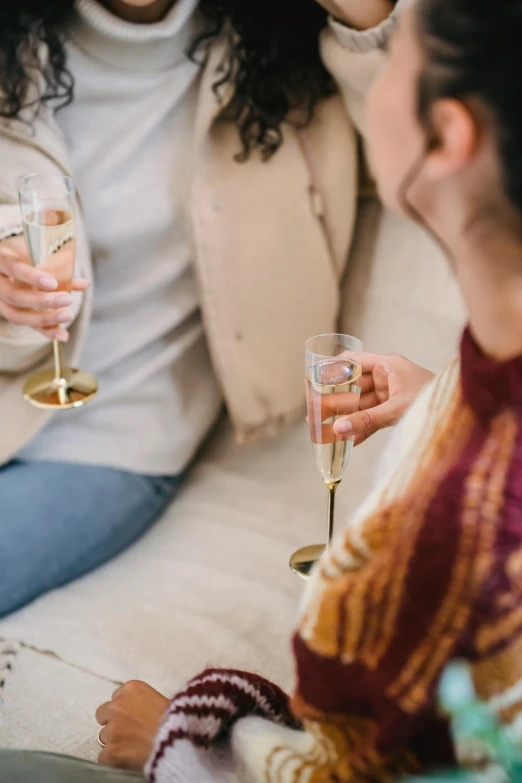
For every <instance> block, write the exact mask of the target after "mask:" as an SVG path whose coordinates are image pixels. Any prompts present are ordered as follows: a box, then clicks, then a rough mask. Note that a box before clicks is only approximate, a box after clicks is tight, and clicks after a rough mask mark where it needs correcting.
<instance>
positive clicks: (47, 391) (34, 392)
mask: <svg viewBox="0 0 522 783" xmlns="http://www.w3.org/2000/svg"><path fill="white" fill-rule="evenodd" d="M17 188H18V196H19V199H20V209H21V212H22V222H23V229H24V236H25V240H26V243H27V248H28V251H29V257H30V259H31V263H32V264H33V266H38V267H40V268H41V269H42V270H44V271H45V272H47V273H48V274H50V275H52V276H53V277H54V278H55V279H56V280H57V281H58V289H57V290H58V291H67V292H70V291H71V288H72V280H73V275H74V262H75V255H76V229H75V215H76V210H75V206H76V205H75V188H74V182H73V181H72V179H71V178H70V177H64V176H61V175H59V174H54V175H41V174H28V175H27V176H23V177H19V178H18V180H17ZM53 354H54V368H53V369H52V370H51V369H50V370H43V371H42V372H38V373H35V374H34V375H31V377H30V378H29V379H28V380H27V382H26V384H25V386H24V397H25V399H26V400H27V401H28V402H30V403H31V404H32V405H35V406H36V407H37V408H44V409H50V410H66V409H68V408H79V407H80V406H81V405H85V403H87V402H89V401H90V400H92V398H93V397H94V396H95V394H96V392H97V391H98V384H97V382H96V379H95V378H94V377H93V376H92V375H90V374H89V373H86V372H83V371H82V370H75V369H72V368H70V367H64V366H63V362H62V347H61V344H60V342H59V340H54V342H53Z"/></svg>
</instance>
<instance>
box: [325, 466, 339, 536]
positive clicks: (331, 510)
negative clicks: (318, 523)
mask: <svg viewBox="0 0 522 783" xmlns="http://www.w3.org/2000/svg"><path fill="white" fill-rule="evenodd" d="M340 483H341V482H340V481H332V482H331V483H330V484H327V485H326V486H327V488H328V539H327V542H328V543H327V545H326V546H327V547H328V548H329V547H330V544H331V543H332V538H333V534H334V516H335V493H336V492H337V487H338V486H339V484H340Z"/></svg>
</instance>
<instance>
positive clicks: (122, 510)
mask: <svg viewBox="0 0 522 783" xmlns="http://www.w3.org/2000/svg"><path fill="white" fill-rule="evenodd" d="M181 483H182V477H179V476H177V477H154V476H144V475H139V474H134V473H126V472H123V471H119V470H114V469H111V468H102V467H96V466H91V465H76V464H71V463H65V462H63V463H57V462H56V463H54V462H22V461H14V462H10V463H9V464H7V465H6V466H4V467H3V468H0V617H2V616H5V615H6V614H9V613H10V612H12V611H13V610H15V609H17V608H19V607H21V606H23V605H24V604H26V603H28V602H29V601H32V600H33V599H35V598H37V597H38V596H39V595H42V593H45V592H47V591H48V590H52V589H54V588H56V587H59V586H61V585H64V584H66V583H68V582H71V581H72V580H74V579H77V578H78V577H79V576H82V575H83V574H86V573H88V572H89V571H92V570H93V569H95V568H96V567H97V566H99V565H101V564H102V563H105V562H106V561H108V560H110V559H111V558H113V557H115V556H116V555H118V554H119V553H120V552H122V551H123V550H124V549H126V548H127V547H128V546H129V545H130V544H131V543H132V542H133V541H135V540H136V539H137V538H139V537H140V536H141V535H142V534H143V533H144V532H145V531H146V530H147V529H148V528H149V527H150V526H151V525H152V524H153V523H154V522H155V521H156V520H157V519H158V517H159V516H160V515H161V514H162V512H163V511H164V510H165V508H166V507H167V506H168V505H169V503H170V501H171V500H172V499H173V497H174V496H175V494H176V493H177V491H178V489H179V487H180V486H181Z"/></svg>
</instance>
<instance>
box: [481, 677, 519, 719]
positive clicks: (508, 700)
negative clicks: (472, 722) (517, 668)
mask: <svg viewBox="0 0 522 783" xmlns="http://www.w3.org/2000/svg"><path fill="white" fill-rule="evenodd" d="M519 701H522V679H520V680H518V682H516V683H515V685H512V686H511V688H508V689H507V690H505V691H504V692H503V693H500V694H499V695H498V696H494V697H493V698H492V699H490V700H489V701H488V703H487V704H488V707H490V709H491V710H493V712H501V710H508V709H509V708H510V707H514V706H515V704H518V702H519Z"/></svg>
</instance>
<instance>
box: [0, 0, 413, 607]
mask: <svg viewBox="0 0 522 783" xmlns="http://www.w3.org/2000/svg"><path fill="white" fill-rule="evenodd" d="M401 2H402V0H401ZM400 4H401V3H399V5H400ZM328 12H330V13H332V14H334V15H335V20H334V18H333V17H330V18H328ZM395 15H396V10H395V9H394V4H393V3H392V2H391V0H374V2H372V3H369V2H367V0H342V2H339V3H334V2H332V0H320V2H319V3H316V2H313V1H312V0H307V2H303V3H300V4H299V8H298V10H295V9H294V10H292V12H290V10H289V9H286V8H281V4H280V3H279V2H276V0H270V1H269V2H267V1H266V0H265V1H264V2H261V3H255V4H253V5H252V4H250V3H245V2H243V0H240V1H239V2H238V1H236V0H226V1H225V0H223V1H222V2H215V0H200V2H199V3H198V0H176V1H174V0H153V2H150V0H103V2H101V1H100V0H76V2H73V0H69V1H68V2H60V3H58V2H52V1H50V2H47V3H44V4H38V6H35V4H34V3H33V2H31V1H30V0H21V1H20V2H17V3H16V4H12V5H11V6H10V8H9V10H4V11H2V12H1V14H0V53H1V57H2V62H1V69H0V73H1V75H0V89H1V101H0V160H1V162H2V166H1V169H0V232H2V233H1V234H0V236H1V237H3V241H1V242H0V419H1V422H2V424H1V433H0V466H1V467H0V499H1V506H2V514H1V520H0V526H1V535H2V546H1V547H0V616H1V615H5V614H7V613H9V612H10V611H12V610H14V609H16V608H18V607H20V606H22V605H23V604H25V603H26V602H28V601H30V600H32V599H34V598H35V597H37V596H39V595H41V594H42V593H44V592H45V591H47V590H50V589H52V588H55V587H57V586H59V585H62V584H64V583H66V582H68V581H70V580H72V579H75V578H76V577H78V576H79V575H81V574H83V573H86V572H87V571H89V570H91V569H93V568H95V567H96V566H97V565H99V564H100V563H102V562H104V561H106V560H108V559H110V558H111V557H113V556H115V555H116V554H117V553H119V552H120V551H122V550H123V549H124V548H125V547H127V546H128V545H129V544H130V543H131V542H132V541H133V540H135V539H136V538H137V537H138V536H139V535H140V534H142V533H143V532H144V531H145V530H146V529H147V528H148V527H149V526H150V525H151V524H152V523H153V522H154V520H156V519H157V518H158V516H159V515H160V514H161V512H162V511H163V510H164V508H165V507H166V505H167V504H168V503H169V502H170V500H171V499H172V497H173V496H174V495H175V493H176V492H177V490H178V488H179V486H180V483H181V478H182V476H183V474H184V472H185V471H186V469H187V466H188V465H189V463H190V462H191V460H192V459H193V457H194V455H195V453H196V451H197V449H198V447H199V446H200V444H201V442H202V440H203V439H204V438H205V436H206V434H207V433H208V432H209V429H210V428H211V427H212V424H213V422H214V421H215V420H216V417H217V415H218V413H219V411H220V409H221V406H222V405H223V403H225V404H226V406H227V408H228V411H229V413H230V416H231V419H232V421H233V424H234V428H235V431H236V434H237V438H238V440H239V441H246V440H248V439H251V438H253V437H258V436H260V435H263V434H265V433H268V432H271V431H274V430H277V429H278V428H280V427H282V425H283V424H285V423H286V422H289V421H291V420H292V419H294V418H296V417H297V416H299V415H300V414H301V403H302V367H301V356H302V345H303V342H304V340H305V339H306V338H307V337H308V336H310V335H311V334H316V333H320V332H328V331H335V330H336V327H337V317H338V314H339V304H340V279H341V276H342V274H343V270H344V268H345V264H346V261H347V259H348V257H349V252H350V248H351V246H352V237H353V227H354V221H355V218H356V212H357V194H358V181H359V161H358V155H357V130H358V129H359V128H360V126H361V123H362V108H363V103H364V93H365V91H366V90H367V87H368V85H369V83H370V81H371V79H372V77H373V74H374V73H375V72H376V71H377V70H379V68H380V66H381V64H382V62H383V58H384V56H385V55H384V52H383V49H384V47H385V44H386V41H387V38H388V35H389V33H390V31H391V30H392V29H393V27H394V21H395ZM187 52H188V53H189V54H188V55H187ZM35 74H37V75H38V78H36V76H35ZM28 172H39V173H49V172H61V173H67V174H71V175H72V176H73V177H74V178H75V180H76V183H77V187H78V195H79V204H80V208H79V210H78V211H79V216H78V218H79V219H78V242H77V259H76V268H77V279H76V280H75V283H74V286H73V287H74V291H73V294H72V295H71V296H69V295H68V294H64V293H57V292H55V290H54V289H55V288H56V281H55V280H54V279H53V278H52V277H49V276H47V275H42V274H41V273H40V272H39V271H38V269H37V268H35V269H33V268H31V267H30V266H28V265H27V264H26V263H24V261H25V260H26V250H25V245H24V242H23V239H22V237H21V236H20V232H21V227H20V223H19V212H18V207H17V198H16V192H15V190H14V181H15V179H16V177H17V176H18V175H20V174H23V173H28ZM62 252H67V251H66V250H65V249H64V251H62ZM20 282H22V283H26V284H27V286H28V287H27V288H25V289H23V288H22V289H21V288H20V285H19V283H20ZM311 292H313V297H311V296H310V294H311ZM50 338H58V339H60V340H62V341H63V342H64V343H66V347H65V354H66V359H67V361H68V363H70V364H72V365H75V364H80V363H81V365H82V366H84V367H85V368H86V369H88V370H89V371H91V372H93V373H94V374H95V375H96V376H97V377H98V379H99V382H100V392H99V395H98V397H97V399H96V402H95V403H94V404H92V405H91V406H87V407H86V408H85V409H82V410H80V411H74V412H64V413H60V414H58V415H56V416H54V417H52V416H50V415H49V414H47V413H45V412H42V411H38V410H36V409H33V408H31V407H30V406H28V405H27V403H26V402H25V401H24V400H23V398H22V393H21V390H22V386H23V383H24V380H25V379H26V377H27V376H28V374H30V373H32V372H34V370H35V368H37V367H39V366H41V365H44V366H45V365H47V364H48V363H49V358H50V343H49V340H50Z"/></svg>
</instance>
